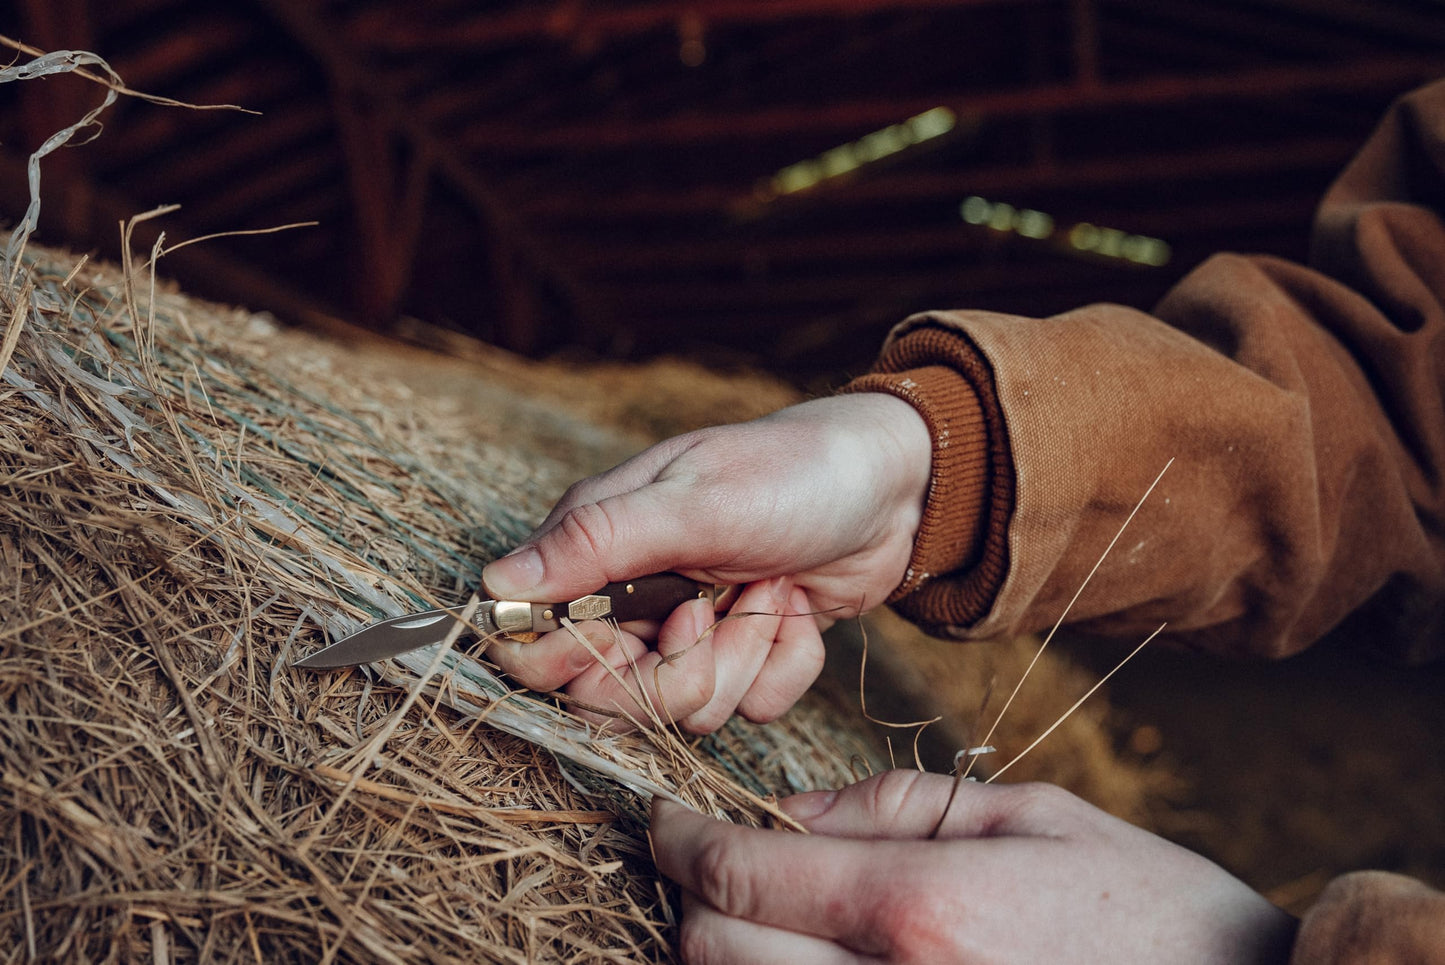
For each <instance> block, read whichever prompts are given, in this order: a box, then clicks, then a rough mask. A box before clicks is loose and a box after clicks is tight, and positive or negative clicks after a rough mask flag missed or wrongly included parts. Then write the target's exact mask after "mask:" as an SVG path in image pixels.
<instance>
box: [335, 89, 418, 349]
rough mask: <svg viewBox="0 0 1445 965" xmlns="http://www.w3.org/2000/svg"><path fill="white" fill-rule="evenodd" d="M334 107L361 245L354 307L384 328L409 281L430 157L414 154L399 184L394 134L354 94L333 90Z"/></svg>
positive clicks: (396, 310)
mask: <svg viewBox="0 0 1445 965" xmlns="http://www.w3.org/2000/svg"><path fill="white" fill-rule="evenodd" d="M333 104H334V113H335V116H336V120H337V126H338V128H339V129H340V132H341V143H342V147H343V149H344V150H345V152H346V173H347V180H348V182H349V184H350V186H351V202H352V205H351V206H352V212H353V213H354V215H355V218H356V226H357V231H358V234H359V236H360V238H359V240H360V242H361V256H362V265H361V272H360V277H359V278H358V284H357V285H356V291H357V292H358V294H359V296H360V297H359V301H358V308H359V309H360V311H361V317H362V320H363V321H365V322H368V323H371V324H373V325H378V324H389V323H390V322H392V321H393V320H394V319H395V318H396V315H397V313H398V311H399V309H400V307H401V299H402V296H403V295H404V294H405V292H406V288H407V286H408V284H410V281H411V269H412V264H413V262H414V260H415V258H416V242H417V235H418V233H419V231H420V228H421V219H422V212H423V210H424V208H425V206H426V196H427V182H428V181H429V180H430V178H431V171H432V158H431V156H430V153H429V152H428V153H422V154H417V153H413V154H412V156H411V157H410V158H408V159H407V162H406V163H407V170H406V172H405V174H404V175H403V176H402V178H403V182H402V183H399V179H398V173H397V171H396V159H395V157H394V154H395V147H396V145H395V144H394V143H393V136H394V135H393V132H392V130H391V128H390V126H389V125H388V124H387V123H386V122H385V120H384V119H383V118H381V117H379V116H378V115H377V113H376V112H375V110H374V109H373V105H372V104H370V103H368V102H367V101H366V100H365V99H364V98H362V97H361V96H359V95H358V93H357V92H355V91H337V92H336V93H335V94H334V96H333Z"/></svg>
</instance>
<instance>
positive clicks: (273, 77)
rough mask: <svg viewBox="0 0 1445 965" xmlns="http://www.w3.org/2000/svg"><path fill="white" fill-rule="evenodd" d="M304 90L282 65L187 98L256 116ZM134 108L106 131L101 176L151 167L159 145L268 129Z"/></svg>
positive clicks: (230, 78)
mask: <svg viewBox="0 0 1445 965" xmlns="http://www.w3.org/2000/svg"><path fill="white" fill-rule="evenodd" d="M41 2H44V0H41ZM121 76H122V77H124V76H125V75H124V74H122V75H121ZM304 86H305V82H304V80H303V78H302V77H301V73H300V71H299V70H298V69H297V68H296V67H295V66H294V65H292V64H289V63H277V64H268V65H267V66H266V69H265V70H245V69H236V70H232V71H230V72H229V73H226V74H222V75H220V76H218V77H209V78H207V79H205V80H202V81H199V82H197V84H196V86H195V88H194V89H189V90H188V91H187V97H188V98H189V99H190V100H191V101H192V102H193V103H196V104H237V105H239V106H241V107H246V108H250V109H252V110H256V109H261V108H264V107H266V106H268V105H270V104H272V103H275V102H277V101H278V100H281V99H283V98H287V97H294V96H295V92H296V90H297V89H298V88H300V87H304ZM128 106H129V108H130V109H129V110H127V112H126V113H125V114H122V115H119V116H118V117H117V118H116V119H115V120H114V121H112V122H111V123H110V124H109V125H108V126H107V128H106V147H105V151H104V152H102V155H103V156H102V157H100V158H98V159H97V164H96V167H97V169H98V170H104V171H113V170H116V169H117V168H123V167H127V166H129V165H132V164H136V163H139V162H142V161H146V162H148V161H149V160H150V159H151V158H152V157H153V156H154V155H155V153H156V148H157V146H158V145H163V144H170V143H172V142H175V141H178V140H182V139H192V138H195V137H196V135H197V131H199V130H214V129H216V128H219V127H223V126H224V127H234V128H235V129H236V130H237V131H248V130H259V129H260V127H261V126H262V125H264V124H265V123H266V115H263V116H262V117H259V118H257V117H253V116H250V115H245V114H234V113H231V112H221V111H207V112H200V113H197V112H193V111H183V110H179V109H177V108H174V107H159V106H156V105H152V104H132V105H128Z"/></svg>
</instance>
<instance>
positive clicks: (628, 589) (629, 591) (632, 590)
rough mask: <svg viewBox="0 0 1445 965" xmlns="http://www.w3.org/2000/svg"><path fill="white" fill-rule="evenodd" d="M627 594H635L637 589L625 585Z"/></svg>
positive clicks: (630, 585)
mask: <svg viewBox="0 0 1445 965" xmlns="http://www.w3.org/2000/svg"><path fill="white" fill-rule="evenodd" d="M627 592H628V593H636V592H637V587H635V586H633V585H632V584H631V583H629V584H627Z"/></svg>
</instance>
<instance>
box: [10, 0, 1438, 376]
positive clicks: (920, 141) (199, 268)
mask: <svg viewBox="0 0 1445 965" xmlns="http://www.w3.org/2000/svg"><path fill="white" fill-rule="evenodd" d="M0 31H3V33H5V34H6V35H8V36H10V37H13V38H16V39H18V40H21V41H24V42H25V43H28V44H32V45H34V46H36V47H39V48H44V49H47V50H52V49H58V48H81V49H87V50H93V51H96V52H98V53H99V54H101V55H102V56H104V57H105V58H106V59H107V60H109V62H110V63H111V65H112V66H113V67H114V68H115V69H116V71H117V72H118V73H119V74H120V76H121V77H122V78H123V79H124V81H125V83H126V84H128V85H129V86H130V87H132V88H135V89H137V90H141V91H145V92H148V93H153V94H161V95H168V96H171V97H175V98H179V99H182V100H185V101H189V102H192V103H203V104H236V105H240V106H242V107H245V108H248V109H250V110H253V111H256V112H258V113H255V114H246V113H237V112H220V111H209V112H196V111H188V110H182V109H176V108H169V107H159V106H154V105H151V104H147V103H143V102H140V101H137V100H134V99H122V100H121V102H120V103H119V104H118V105H117V106H116V107H115V108H114V109H112V110H111V111H109V112H107V115H106V117H105V119H104V123H105V130H104V133H103V134H102V135H101V136H100V137H99V138H98V139H97V140H95V141H94V142H93V143H90V144H88V145H86V146H83V147H80V148H73V149H66V150H63V151H60V152H58V153H57V154H56V155H53V156H52V157H51V158H50V159H49V160H48V161H47V163H46V165H45V173H44V178H45V191H44V194H45V197H46V204H45V209H44V218H43V225H42V231H41V233H40V235H39V236H38V238H37V240H38V241H40V242H42V243H50V244H61V245H68V246H71V247H73V248H77V249H79V250H93V251H95V252H97V253H98V254H100V255H103V256H110V257H114V256H115V255H116V254H117V253H118V241H119V230H118V228H117V224H118V222H119V221H120V220H122V219H124V218H128V217H130V216H132V215H135V214H138V213H141V212H144V211H147V210H149V209H151V208H154V207H155V206H157V205H161V204H179V205H180V208H179V210H178V211H176V212H174V213H172V214H170V215H168V216H166V217H165V218H163V219H160V220H157V221H155V222H152V223H150V224H148V225H147V226H146V231H141V232H138V234H137V239H138V241H139V242H140V243H141V244H148V241H147V238H148V237H149V235H148V234H147V231H150V230H151V229H161V230H164V231H165V232H166V236H167V239H168V240H169V241H172V242H174V241H178V240H183V239H185V238H189V237H195V236H198V235H203V234H209V233H212V232H223V231H235V230H246V229H259V228H269V227H273V226H277V225H282V224H287V223H291V222H298V221H313V220H314V221H316V222H318V224H317V225H315V226H314V227H308V228H300V229H295V230H291V231H287V232H284V233H280V234H272V235H265V236H243V237H233V238H224V239H219V240H215V241H211V242H208V243H206V244H204V245H199V246H195V247H192V248H188V249H185V250H183V251H180V252H177V253H176V254H174V255H172V256H169V257H168V258H167V260H166V262H165V265H164V267H163V269H162V270H163V272H165V273H167V274H171V275H174V276H176V277H177V278H179V279H180V280H181V282H182V283H183V285H184V286H185V287H186V288H187V289H188V290H190V291H192V292H194V293H196V294H201V295H207V296H211V297H216V298H220V299H224V300H229V301H233V302H237V303H241V304H245V305H247V306H249V307H251V308H255V309H264V310H270V311H272V312H274V313H275V314H276V315H277V316H279V317H280V318H282V319H283V320H291V321H301V320H305V319H307V318H314V317H317V316H324V315H329V316H334V317H340V318H344V319H347V320H349V321H353V322H357V323H360V324H362V325H365V326H367V327H369V328H373V329H376V330H379V331H383V332H389V333H392V334H394V335H398V336H401V337H405V338H413V339H417V338H422V339H423V340H424V336H425V333H426V332H428V331H434V330H451V331H457V332H462V333H465V334H468V335H472V336H475V337H477V338H479V339H482V340H485V341H487V342H490V343H493V344H495V345H499V346H502V347H506V348H509V349H513V350H515V351H518V352H522V353H526V354H529V355H537V356H540V355H548V354H553V353H556V352H559V351H566V352H569V353H574V354H583V355H586V356H589V357H604V358H619V359H639V358H649V357H654V356H657V355H659V354H673V355H684V356H688V357H691V358H696V359H700V360H703V361H704V362H706V363H708V364H711V365H716V366H719V367H736V366H740V365H745V366H755V367H763V368H765V369H767V370H769V371H772V372H776V373H779V374H781V375H784V376H785V377H787V378H788V379H790V380H792V381H794V382H795V383H796V384H799V385H803V386H807V387H811V388H817V387H821V386H825V385H826V384H828V383H830V382H835V381H837V380H839V379H840V378H843V377H846V376H847V375H848V374H849V373H852V372H856V371H858V370H859V369H861V368H863V367H865V366H866V365H867V364H868V362H869V360H870V359H871V358H872V356H873V354H874V352H875V350H876V348H877V346H878V344H879V342H880V341H881V339H882V337H883V335H884V333H885V332H886V331H887V329H888V327H889V326H890V325H892V324H893V323H894V322H896V321H897V320H899V319H900V318H901V317H903V316H904V315H906V314H907V313H909V312H912V311H915V310H919V309H925V308H946V307H979V308H989V309H998V310H1003V311H1009V312H1018V313H1023V314H1031V315H1040V314H1049V313H1053V312H1057V311H1061V310H1065V309H1068V308H1071V307H1074V306H1076V305H1078V304H1081V303H1084V302H1086V301H1092V300H1110V301H1118V302H1123V303H1127V304H1131V305H1136V306H1139V307H1143V308H1148V307H1149V306H1150V305H1151V304H1152V303H1153V302H1154V301H1155V300H1156V299H1157V298H1158V296H1159V295H1160V294H1161V293H1162V292H1163V291H1164V290H1165V289H1167V288H1168V286H1169V285H1170V284H1171V283H1172V282H1173V281H1175V280H1176V279H1177V278H1179V277H1180V276H1181V275H1182V274H1184V273H1186V272H1187V271H1188V270H1189V269H1190V268H1191V267H1192V266H1193V265H1195V264H1197V263H1198V262H1199V261H1200V260H1201V259H1202V258H1204V257H1206V256H1207V255H1208V254H1210V253H1211V252H1214V251H1217V250H1221V249H1231V250H1245V251H1265V252H1274V253H1279V254H1282V255H1286V256H1290V257H1302V256H1303V255H1304V252H1305V245H1306V235H1307V230H1308V225H1309V220H1310V217H1311V212H1312V209H1313V206H1314V204H1315V201H1316V200H1317V198H1318V196H1319V194H1320V192H1321V191H1322V190H1323V188H1324V187H1325V186H1326V184H1327V183H1328V182H1329V180H1330V178H1331V177H1332V176H1333V174H1334V173H1335V172H1336V171H1337V170H1338V169H1339V168H1340V166H1341V165H1342V164H1344V163H1345V161H1346V160H1347V159H1348V158H1349V157H1350V155H1351V153H1352V151H1353V150H1354V148H1355V147H1356V145H1358V143H1359V142H1360V141H1361V139H1362V138H1363V137H1365V136H1366V134H1367V133H1368V132H1369V130H1370V128H1371V127H1372V125H1373V123H1374V121H1375V119H1376V118H1377V117H1378V115H1379V114H1380V112H1381V111H1382V110H1383V109H1384V107H1385V106H1386V105H1387V104H1388V103H1389V101H1390V100H1391V99H1392V98H1394V97H1395V96H1397V95H1398V94H1400V93H1402V92H1404V91H1406V90H1408V89H1410V88H1411V87H1413V86H1416V85H1418V84H1419V83H1421V82H1423V81H1425V80H1427V79H1430V78H1433V77H1435V76H1437V75H1440V74H1445V8H1442V6H1441V4H1440V3H1438V2H1420V0H1416V2H1406V0H1370V2H1369V3H1361V2H1356V0H1172V2H1170V3H1167V4H1163V3H1155V2H1150V0H694V2H660V0H586V2H583V0H556V2H528V3H508V2H490V3H485V2H476V0H471V2H463V0H431V2H426V3H416V2H402V0H105V2H100V0H6V2H5V3H3V4H0ZM0 98H3V102H0V145H3V146H0V184H3V191H0V194H3V198H0V218H3V219H4V220H5V221H6V222H7V223H13V222H14V220H15V218H17V217H18V215H19V214H20V212H21V211H23V201H24V193H23V192H24V178H23V163H24V159H25V158H26V156H27V155H28V154H29V152H30V151H31V150H33V149H34V147H35V146H36V145H38V144H39V143H40V142H41V141H42V140H43V139H44V138H45V137H46V136H48V135H49V134H50V133H52V132H54V131H55V130H58V129H59V128H60V127H63V126H64V125H66V124H69V123H71V122H72V121H73V120H74V119H75V118H76V117H78V116H79V115H80V114H82V113H83V112H84V110H85V109H87V108H88V107H89V106H92V105H93V104H95V103H97V102H98V99H99V91H98V89H97V88H95V87H94V86H93V85H88V84H86V83H85V82H83V81H79V80H76V79H74V78H70V77H65V78H56V79H50V80H46V81H44V82H41V83H38V84H36V83H28V84H11V85H5V86H4V87H3V88H0Z"/></svg>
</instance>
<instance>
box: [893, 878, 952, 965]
mask: <svg viewBox="0 0 1445 965" xmlns="http://www.w3.org/2000/svg"><path fill="white" fill-rule="evenodd" d="M958 914H959V909H957V908H955V907H952V906H949V905H948V904H947V903H946V901H944V900H943V899H942V898H940V896H938V895H936V894H932V893H929V892H928V891H926V890H924V889H920V888H905V889H891V890H890V892H889V893H888V894H887V895H886V896H884V897H883V898H881V899H880V900H879V903H878V904H877V906H875V910H874V916H875V917H874V921H873V923H872V927H873V930H874V933H875V934H876V935H877V936H878V937H879V938H880V939H881V940H882V941H881V944H882V946H883V949H882V950H883V951H884V952H885V953H886V954H887V955H888V958H889V961H896V962H937V961H941V960H943V959H944V958H946V957H948V955H949V952H950V950H954V943H953V942H952V941H951V940H950V937H951V936H952V933H953V931H954V927H953V925H952V924H951V923H952V922H954V921H955V920H956V918H957V916H958Z"/></svg>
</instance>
